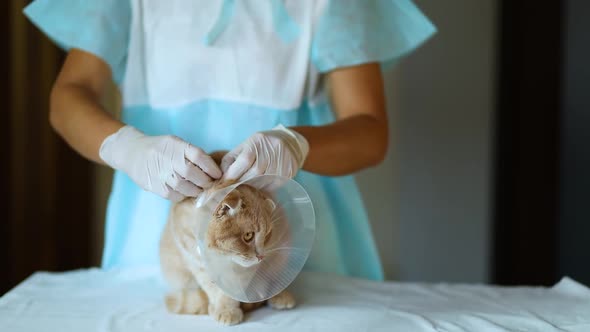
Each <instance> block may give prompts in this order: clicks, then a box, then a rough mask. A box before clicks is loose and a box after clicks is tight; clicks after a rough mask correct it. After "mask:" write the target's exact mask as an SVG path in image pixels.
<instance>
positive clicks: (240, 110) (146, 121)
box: [25, 0, 435, 280]
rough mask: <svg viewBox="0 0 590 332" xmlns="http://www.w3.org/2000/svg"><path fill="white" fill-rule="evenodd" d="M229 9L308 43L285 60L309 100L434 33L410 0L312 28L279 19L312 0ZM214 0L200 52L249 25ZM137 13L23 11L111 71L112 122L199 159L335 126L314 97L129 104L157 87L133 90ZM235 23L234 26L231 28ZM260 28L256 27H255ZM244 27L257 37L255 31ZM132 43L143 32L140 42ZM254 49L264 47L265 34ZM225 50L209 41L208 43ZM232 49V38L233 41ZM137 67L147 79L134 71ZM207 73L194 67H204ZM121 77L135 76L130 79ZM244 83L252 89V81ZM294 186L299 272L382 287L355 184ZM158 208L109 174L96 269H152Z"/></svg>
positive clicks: (323, 18)
mask: <svg viewBox="0 0 590 332" xmlns="http://www.w3.org/2000/svg"><path fill="white" fill-rule="evenodd" d="M204 1H208V2H202V3H201V7H202V6H205V4H206V5H209V4H212V3H213V2H214V1H212V0H204ZM240 1H243V3H241V4H244V6H245V4H249V5H251V6H267V5H270V6H271V7H272V9H273V10H272V11H270V13H271V14H270V15H272V20H270V22H274V23H273V25H272V28H273V29H274V30H275V31H274V32H271V33H276V34H277V35H278V36H279V37H280V38H277V40H280V42H281V43H297V42H298V40H302V41H305V40H306V39H305V35H306V33H307V35H309V36H310V38H308V39H309V43H308V44H305V45H304V46H303V47H305V48H306V49H307V51H306V52H304V53H301V54H303V56H305V57H307V58H306V59H299V60H303V61H299V60H298V61H295V62H297V63H304V64H305V63H309V67H310V68H311V69H310V72H314V73H316V76H317V77H316V79H315V80H314V82H316V83H315V87H314V89H316V90H318V91H320V90H324V89H325V87H324V85H323V83H322V80H321V78H322V77H324V76H323V75H324V74H325V73H327V72H329V71H331V70H333V69H336V68H339V67H346V66H352V65H357V64H362V63H368V62H380V63H382V64H383V65H384V66H385V65H387V64H389V63H393V62H395V61H396V60H398V59H399V58H400V57H402V56H404V55H406V54H407V53H409V52H411V51H412V50H414V49H415V48H416V47H418V46H419V45H420V44H421V43H423V42H424V41H425V40H427V39H428V38H429V37H430V36H431V35H432V34H433V33H434V32H435V28H434V26H433V25H432V24H431V23H430V22H429V21H428V19H427V18H426V17H424V16H423V15H422V13H421V12H420V11H419V9H418V8H417V7H416V6H415V5H414V4H413V3H412V2H411V1H409V0H397V1H396V0H363V1H359V0H346V1H345V0H332V1H324V2H325V3H326V4H325V6H324V7H323V9H322V11H321V14H320V15H319V16H318V18H317V20H315V21H313V22H314V23H313V24H311V23H309V22H308V23H305V22H301V21H297V19H294V18H293V17H290V16H289V13H290V12H289V10H291V11H293V10H294V9H293V8H295V7H294V6H299V7H304V6H315V5H316V1H301V0H297V2H294V1H289V0H285V3H287V4H288V6H286V5H283V4H282V2H281V1H274V0H269V1H270V2H267V1H262V0H255V1H252V0H249V1H250V2H247V0H240ZM173 2H174V1H173ZM196 2H198V1H196ZM217 2H220V3H221V4H220V6H221V7H220V8H221V9H219V11H217V12H216V13H215V15H216V16H217V18H216V20H215V21H214V23H215V24H214V25H213V28H212V29H211V30H209V33H208V34H206V36H205V37H206V38H205V44H206V45H209V46H210V47H211V45H212V44H213V45H214V44H215V43H216V42H217V41H216V39H219V38H221V37H220V35H221V36H224V38H230V37H226V36H225V34H228V35H231V31H230V30H231V29H230V30H228V31H226V32H224V29H227V28H228V25H232V24H237V25H239V24H240V23H239V19H240V17H241V19H242V20H246V19H248V17H252V15H251V13H252V9H249V10H250V12H248V14H250V16H248V15H242V16H239V15H240V12H239V10H240V7H239V6H238V7H236V3H235V2H234V1H231V0H217ZM319 2H322V1H319ZM154 3H155V2H154ZM163 3H168V2H166V1H162V2H160V3H159V4H158V5H160V4H163ZM185 3H186V2H185ZM238 3H239V2H238ZM241 4H239V5H241ZM146 6H148V1H145V0H143V1H142V0H129V1H127V0H100V1H95V0H87V1H83V0H78V1H71V0H70V1H66V0H36V1H34V2H33V3H31V4H30V5H29V6H28V7H27V8H26V9H25V14H26V16H27V17H28V18H29V19H30V20H31V21H32V22H33V23H34V24H35V25H36V26H37V27H39V28H40V29H41V30H42V31H43V32H45V33H46V34H47V35H48V36H49V37H50V38H51V39H52V40H54V41H55V42H56V43H57V44H58V45H59V46H60V47H62V48H63V49H64V50H69V49H71V48H77V49H82V50H84V51H87V52H90V53H92V54H94V55H96V56H97V57H99V58H101V59H103V60H104V61H105V62H106V63H107V64H108V65H109V66H110V67H111V70H112V73H113V77H114V79H115V81H116V82H117V83H119V85H120V86H122V85H124V86H123V88H122V89H121V90H122V92H123V99H124V101H125V100H127V101H128V102H127V103H124V108H123V112H122V121H123V122H125V123H127V124H129V125H131V126H134V127H136V128H138V129H139V130H141V131H143V132H144V133H146V134H149V135H168V134H173V135H177V136H179V137H181V138H182V139H184V140H186V141H188V142H190V143H192V144H194V145H195V146H199V147H201V148H202V149H204V150H205V151H215V150H230V149H232V148H233V147H235V146H236V145H238V144H239V143H241V142H242V141H244V140H245V139H246V138H248V137H249V136H250V135H252V134H253V133H255V132H257V131H260V130H268V129H271V128H273V127H275V126H276V125H278V124H283V125H285V126H298V125H316V126H317V125H324V124H328V123H330V122H333V121H334V119H335V118H334V114H333V112H332V110H331V108H330V104H329V102H328V98H326V97H325V95H324V97H323V98H322V97H320V98H315V99H314V100H313V101H312V100H311V99H310V98H308V97H307V96H309V94H307V95H305V94H300V95H299V96H297V97H296V100H297V103H296V104H294V105H295V106H284V105H279V104H280V103H277V105H278V106H273V105H272V103H270V104H269V103H264V102H261V103H258V102H257V101H256V100H254V101H244V100H237V98H233V99H232V98H228V99H224V98H223V97H219V94H217V93H216V92H217V91H213V92H205V93H203V94H201V95H200V96H199V97H198V98H197V97H195V98H193V100H190V98H189V99H188V100H184V101H183V102H181V103H174V100H173V101H172V103H168V104H166V103H161V104H159V103H158V102H157V100H156V102H150V101H151V99H150V98H149V96H148V98H144V99H142V98H135V95H137V93H136V92H137V91H140V90H142V89H143V90H145V91H143V94H144V95H146V96H147V95H150V94H151V95H158V93H160V92H161V91H156V90H158V88H157V85H155V86H156V88H154V85H153V84H152V85H151V86H149V84H148V87H147V88H146V87H145V86H142V87H139V88H138V87H136V86H139V85H142V84H143V83H141V82H143V81H144V80H145V81H149V79H150V75H152V76H154V74H153V73H152V74H150V66H151V65H150V62H149V61H147V60H145V58H142V56H143V55H141V53H137V52H138V51H137V50H138V49H141V47H146V46H145V45H144V44H147V43H149V42H151V40H152V39H153V38H156V37H153V38H152V36H151V35H149V33H147V32H146V31H147V30H149V29H150V28H149V27H147V28H146V24H145V21H146V20H148V18H146V16H142V15H144V14H143V13H144V12H145V10H146V9H145V8H146ZM299 7H298V8H295V9H296V10H298V11H299V12H305V9H306V8H299ZM244 8H246V7H244ZM250 8H253V7H250ZM165 10H168V9H165ZM183 12H190V10H189V9H187V10H183ZM295 16H296V15H295ZM189 17H190V16H189ZM185 19H186V18H185ZM234 19H236V20H238V21H237V22H238V23H234V22H232V20H234ZM169 21H170V20H169ZM243 22H245V23H242V24H243V25H244V26H242V27H237V28H236V27H234V28H235V29H241V30H242V31H246V30H247V29H248V27H249V26H250V25H248V24H247V21H243ZM260 24H264V20H261V23H260ZM306 24H308V25H306ZM312 25H313V26H312ZM252 29H258V30H252V31H264V29H259V28H258V27H256V26H253V27H252ZM236 31H237V30H236ZM262 33H263V32H262ZM139 34H144V36H143V39H141V38H139V36H138V35H139ZM145 34H147V36H148V37H147V38H146V35H145ZM234 34H235V32H234ZM175 38H176V37H175ZM178 38H180V37H178ZM172 39H173V38H172ZM261 40H263V41H264V42H266V41H267V40H270V37H269V38H266V37H265V38H262V39H261ZM227 41H228V40H227V39H226V40H225V41H224V40H221V39H219V43H224V42H225V43H227ZM238 42H240V40H239V39H236V40H235V41H234V43H238ZM277 43H279V42H277ZM179 45H180V44H179ZM277 45H278V44H277ZM263 46H264V47H265V49H267V50H270V51H269V52H270V53H272V50H273V47H274V46H273V45H272V44H271V43H270V42H269V44H268V45H267V44H264V45H263ZM246 50H247V48H246ZM173 51H175V50H172V52H173ZM134 52H135V53H134ZM144 53H145V52H144ZM148 53H149V52H148ZM189 53H190V52H189ZM170 54H172V55H173V54H174V53H170ZM148 55H149V54H148ZM150 56H151V55H150ZM270 59H274V58H269V60H268V61H266V62H272V61H274V60H272V61H271V60H270ZM209 61H215V59H209ZM260 62H265V61H263V60H261V61H260ZM295 62H293V63H295ZM146 63H147V65H146ZM210 63H213V62H210ZM250 65H252V66H254V65H258V66H262V67H261V71H265V72H266V71H271V72H272V71H273V70H280V69H279V66H276V68H274V67H272V65H271V66H270V67H266V68H265V67H264V66H265V64H264V63H254V62H252V63H251V64H246V66H245V67H242V68H243V69H244V70H247V69H249V68H247V67H248V66H250ZM142 66H143V67H142ZM146 67H148V69H146V72H147V73H146V72H142V70H143V69H145V68H146ZM138 68H139V69H138ZM142 68H143V69H142ZM207 68H208V67H203V70H206V69H207ZM180 70H182V68H181V69H180ZM162 72H163V73H166V70H164V71H159V72H158V73H159V74H158V75H159V76H158V82H160V81H161V80H162V79H164V80H166V79H167V78H165V77H162V74H161V73H162ZM170 72H171V73H173V72H174V70H171V71H170ZM180 73H181V72H180ZM131 75H134V79H129V77H130V76H131ZM212 75H214V74H212ZM205 76H206V75H205ZM251 76H252V75H250V76H247V77H249V78H250V77H251ZM279 76H280V75H279ZM126 78H127V81H125V79H126ZM203 79H205V80H206V79H208V77H204V78H203ZM170 82H174V80H172V81H170ZM306 82H307V83H306V88H309V83H308V82H309V81H308V80H306ZM156 83H157V82H156ZM201 83H202V82H197V83H195V84H201ZM238 83H240V82H238ZM215 84H216V83H215V82H212V83H211V86H213V87H215V86H216V85H215ZM252 84H254V89H255V88H256V82H254V83H252ZM238 85H239V86H240V88H241V89H242V90H244V88H243V86H241V85H240V84H238ZM163 88H166V87H163ZM130 89H131V90H130ZM134 89H135V90H134ZM217 89H219V88H217ZM147 90H149V91H147ZM246 90H247V89H246ZM130 91H131V92H130ZM133 91H136V92H133ZM146 91H147V92H146ZM175 91H176V90H170V93H166V94H164V95H171V94H172V95H174V93H175ZM261 93H262V92H261ZM287 93H288V91H287ZM254 94H255V93H254ZM221 95H223V94H221ZM316 95H321V94H317V93H316ZM165 97H166V96H164V98H165ZM134 98H135V99H136V101H135V102H134V101H133V100H134ZM156 99H157V98H156ZM129 100H131V102H129ZM269 105H270V106H269ZM296 180H297V181H298V182H299V183H300V184H302V185H303V187H304V188H305V189H306V190H307V192H308V193H309V195H310V196H311V198H312V201H313V203H314V207H315V210H316V218H317V219H316V224H317V226H316V227H317V232H316V241H315V243H314V248H313V250H312V253H311V255H310V258H309V260H308V262H307V264H306V267H305V269H307V270H313V271H323V272H332V273H337V274H341V275H348V276H354V277H360V278H367V279H373V280H382V279H383V272H382V267H381V263H380V260H379V255H378V253H377V249H376V246H375V242H374V240H373V236H372V234H371V229H370V225H369V221H368V218H367V213H366V211H365V208H364V206H363V202H362V199H361V195H360V193H359V190H358V188H357V185H356V183H355V180H354V177H353V176H343V177H326V176H320V175H316V174H312V173H308V172H305V171H301V172H300V173H299V174H298V175H297V177H296ZM169 208H170V202H168V201H166V200H164V199H162V198H160V197H158V196H156V195H154V194H152V193H149V192H145V191H143V190H141V189H140V188H139V187H138V186H137V185H136V184H135V183H134V182H133V181H131V179H130V178H129V177H127V176H126V175H125V174H124V173H122V172H119V171H117V172H115V176H114V182H113V187H112V192H111V195H110V198H109V203H108V210H107V220H106V232H105V247H104V253H103V261H102V266H103V267H104V268H112V267H125V266H138V265H155V264H158V242H159V237H160V232H161V230H162V228H163V226H164V224H165V222H166V218H167V214H168V210H169Z"/></svg>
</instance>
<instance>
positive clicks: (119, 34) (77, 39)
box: [24, 0, 131, 82]
mask: <svg viewBox="0 0 590 332" xmlns="http://www.w3.org/2000/svg"><path fill="white" fill-rule="evenodd" d="M24 14H25V16H27V17H28V18H29V20H31V22H32V23H33V24H35V25H36V26H37V27H38V28H39V29H40V30H41V31H43V32H44V33H45V34H46V35H47V36H48V37H49V38H50V39H52V40H53V41H54V42H55V43H56V44H57V45H58V46H59V47H61V48H62V49H64V50H65V51H68V50H69V49H71V48H78V49H81V50H83V51H86V52H89V53H92V54H94V55H95V56H97V57H99V58H101V59H102V60H103V61H105V62H106V63H107V64H108V65H109V66H110V67H111V70H112V75H113V78H114V80H115V81H116V82H120V80H121V79H122V77H123V74H124V72H125V63H126V59H127V47H128V44H129V30H130V26H131V5H130V2H129V0H36V1H34V2H33V3H31V4H30V5H28V6H27V7H26V8H25V10H24Z"/></svg>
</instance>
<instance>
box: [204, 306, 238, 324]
mask: <svg viewBox="0 0 590 332" xmlns="http://www.w3.org/2000/svg"><path fill="white" fill-rule="evenodd" d="M209 315H210V316H211V317H213V319H215V320H216V321H218V322H220V323H221V324H225V325H235V324H238V323H239V322H241V321H242V320H243V319H244V313H243V312H242V309H240V308H229V307H222V308H219V309H216V308H213V307H212V306H211V305H210V306H209Z"/></svg>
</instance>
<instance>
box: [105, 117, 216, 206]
mask: <svg viewBox="0 0 590 332" xmlns="http://www.w3.org/2000/svg"><path fill="white" fill-rule="evenodd" d="M99 155H100V158H101V159H102V160H103V161H104V162H105V163H106V164H107V165H109V166H111V167H113V168H114V169H117V170H120V171H122V172H124V173H126V174H127V175H129V177H130V178H131V179H132V180H133V181H135V183H137V184H138V185H139V186H140V187H141V188H143V189H144V190H147V191H151V192H153V193H155V194H157V195H159V196H161V197H163V198H166V199H169V200H171V201H174V202H178V201H181V200H182V199H184V198H185V197H187V196H190V197H195V196H197V195H198V194H199V193H200V192H201V191H203V188H208V187H210V186H211V184H212V178H213V179H218V178H220V177H221V170H220V169H219V167H218V166H217V164H216V163H215V162H214V161H213V159H211V157H209V155H207V154H206V153H205V152H203V150H201V149H199V148H197V147H195V146H192V145H190V144H189V143H187V142H185V141H183V140H181V139H180V138H178V137H175V136H147V135H144V134H143V133H141V132H140V131H138V130H137V129H135V128H133V127H130V126H125V127H123V128H121V129H119V131H117V132H116V133H114V134H112V135H110V136H108V137H107V138H106V139H105V140H104V141H103V143H102V145H101V146H100V151H99Z"/></svg>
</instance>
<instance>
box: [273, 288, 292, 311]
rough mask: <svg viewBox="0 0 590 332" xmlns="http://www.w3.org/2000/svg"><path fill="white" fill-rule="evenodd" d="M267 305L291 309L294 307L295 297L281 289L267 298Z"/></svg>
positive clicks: (279, 308)
mask: <svg viewBox="0 0 590 332" xmlns="http://www.w3.org/2000/svg"><path fill="white" fill-rule="evenodd" d="M268 305H270V307H271V308H273V309H277V310H285V309H292V308H293V307H295V297H294V296H293V294H291V293H290V292H289V291H286V290H285V291H282V292H280V293H279V294H277V295H275V296H274V297H272V298H270V299H269V300H268Z"/></svg>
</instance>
